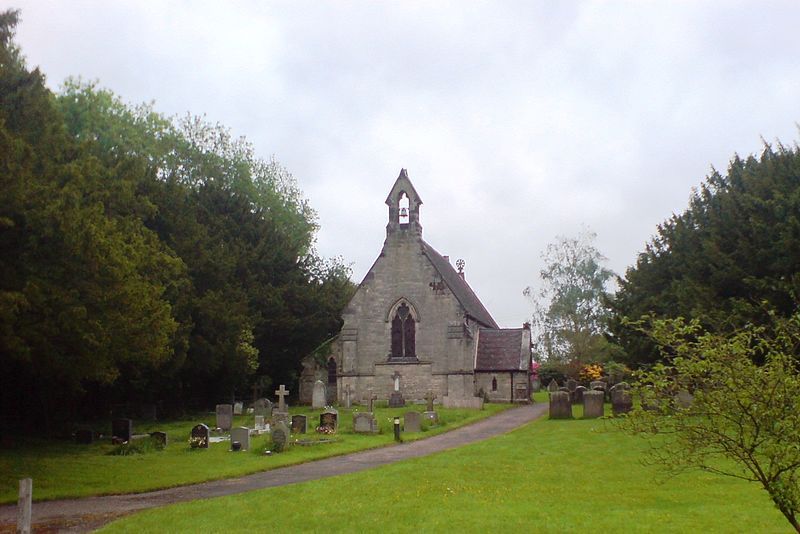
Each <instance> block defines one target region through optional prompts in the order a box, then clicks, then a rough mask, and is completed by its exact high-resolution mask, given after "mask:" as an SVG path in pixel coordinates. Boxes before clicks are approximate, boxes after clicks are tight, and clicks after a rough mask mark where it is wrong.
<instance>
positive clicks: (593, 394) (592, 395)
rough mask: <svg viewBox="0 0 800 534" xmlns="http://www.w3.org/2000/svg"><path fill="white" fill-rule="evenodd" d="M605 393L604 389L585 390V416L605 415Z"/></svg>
mask: <svg viewBox="0 0 800 534" xmlns="http://www.w3.org/2000/svg"><path fill="white" fill-rule="evenodd" d="M603 401H605V393H603V392H602V391H599V390H596V389H592V390H589V391H586V392H584V394H583V418H584V419H594V418H596V417H603V415H605V414H604V405H603Z"/></svg>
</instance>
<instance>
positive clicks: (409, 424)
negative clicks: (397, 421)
mask: <svg viewBox="0 0 800 534" xmlns="http://www.w3.org/2000/svg"><path fill="white" fill-rule="evenodd" d="M420 419H421V418H420V414H419V412H406V413H405V415H403V431H404V432H421V431H422V426H421V424H420Z"/></svg>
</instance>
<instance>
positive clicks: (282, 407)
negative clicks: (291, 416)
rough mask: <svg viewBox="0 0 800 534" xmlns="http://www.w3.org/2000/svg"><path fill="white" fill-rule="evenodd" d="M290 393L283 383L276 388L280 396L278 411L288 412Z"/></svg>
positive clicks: (276, 392)
mask: <svg viewBox="0 0 800 534" xmlns="http://www.w3.org/2000/svg"><path fill="white" fill-rule="evenodd" d="M288 394H289V390H287V389H286V386H284V385H283V384H281V387H279V388H278V389H276V390H275V395H277V396H278V411H279V412H282V413H286V412H287V411H289V407H288V406H287V405H286V400H285V399H284V397H286V396H287V395H288Z"/></svg>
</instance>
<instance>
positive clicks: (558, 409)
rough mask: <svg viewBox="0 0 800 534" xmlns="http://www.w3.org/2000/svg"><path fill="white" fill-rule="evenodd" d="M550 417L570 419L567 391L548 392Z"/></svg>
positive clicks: (570, 412) (570, 405)
mask: <svg viewBox="0 0 800 534" xmlns="http://www.w3.org/2000/svg"><path fill="white" fill-rule="evenodd" d="M550 419H572V403H571V402H570V401H569V393H568V392H566V391H554V392H552V393H550Z"/></svg>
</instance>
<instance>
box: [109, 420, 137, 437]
mask: <svg viewBox="0 0 800 534" xmlns="http://www.w3.org/2000/svg"><path fill="white" fill-rule="evenodd" d="M131 436H133V420H132V419H125V418H120V419H114V420H113V421H112V422H111V438H112V439H114V438H116V439H118V440H120V441H130V440H131Z"/></svg>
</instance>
